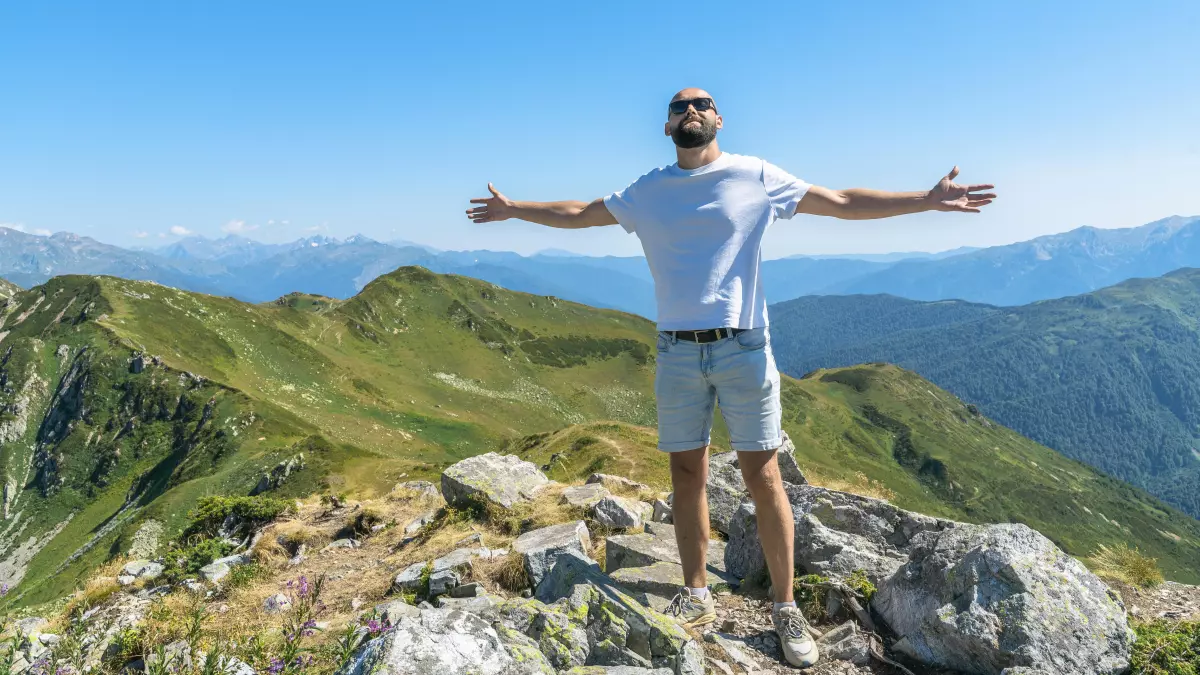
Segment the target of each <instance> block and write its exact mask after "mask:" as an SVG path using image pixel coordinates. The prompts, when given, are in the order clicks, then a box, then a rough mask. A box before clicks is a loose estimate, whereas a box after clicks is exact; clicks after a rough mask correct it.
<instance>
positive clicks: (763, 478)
mask: <svg viewBox="0 0 1200 675" xmlns="http://www.w3.org/2000/svg"><path fill="white" fill-rule="evenodd" d="M738 464H739V465H740V466H741V468H742V480H744V481H746V487H747V488H748V489H749V490H750V494H752V495H762V494H768V493H770V492H772V491H776V490H782V489H783V477H782V476H781V475H780V473H779V462H777V461H776V460H775V457H774V456H772V457H771V459H770V460H768V461H765V462H762V461H758V462H754V461H745V460H744V459H742V460H739V462H738Z"/></svg>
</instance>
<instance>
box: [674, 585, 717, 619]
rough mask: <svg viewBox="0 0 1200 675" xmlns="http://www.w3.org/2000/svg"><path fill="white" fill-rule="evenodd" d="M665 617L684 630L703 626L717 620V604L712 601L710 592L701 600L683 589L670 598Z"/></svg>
mask: <svg viewBox="0 0 1200 675" xmlns="http://www.w3.org/2000/svg"><path fill="white" fill-rule="evenodd" d="M666 615H667V616H669V617H671V618H672V619H673V620H674V621H675V623H677V624H679V625H681V626H683V627H684V628H695V627H696V626H705V625H708V624H710V623H712V622H713V621H716V620H717V603H716V601H715V600H713V594H712V591H709V593H708V595H707V596H706V597H705V598H704V599H703V600H701V599H700V598H697V597H696V596H694V595H692V594H691V593H688V592H687V590H686V589H685V590H682V591H680V592H679V593H676V594H675V597H674V598H671V604H670V605H668V606H667V611H666Z"/></svg>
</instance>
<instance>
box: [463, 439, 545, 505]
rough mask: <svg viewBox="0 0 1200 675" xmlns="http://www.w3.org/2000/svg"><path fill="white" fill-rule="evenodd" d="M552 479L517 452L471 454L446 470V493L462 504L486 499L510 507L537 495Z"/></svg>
mask: <svg viewBox="0 0 1200 675" xmlns="http://www.w3.org/2000/svg"><path fill="white" fill-rule="evenodd" d="M549 482H550V479H548V478H546V475H545V474H543V473H542V472H541V471H539V470H538V468H537V466H535V465H534V464H533V463H531V462H526V461H525V460H523V459H521V458H520V457H517V456H516V455H498V454H496V453H494V452H489V453H486V454H483V455H476V456H475V457H469V458H467V459H464V460H463V461H461V462H459V463H457V464H455V465H453V466H451V467H450V468H448V469H446V470H445V471H443V472H442V496H443V497H444V498H445V499H446V503H447V504H451V505H458V504H461V503H463V502H464V501H466V500H467V499H468V498H471V497H476V498H482V499H485V500H487V501H489V502H491V503H493V504H497V505H499V506H502V507H504V508H506V509H510V508H512V507H513V505H514V504H516V503H518V502H522V501H528V500H531V499H533V498H534V496H536V495H537V493H538V492H539V491H541V489H542V488H544V487H546V485H547V484H548V483H549Z"/></svg>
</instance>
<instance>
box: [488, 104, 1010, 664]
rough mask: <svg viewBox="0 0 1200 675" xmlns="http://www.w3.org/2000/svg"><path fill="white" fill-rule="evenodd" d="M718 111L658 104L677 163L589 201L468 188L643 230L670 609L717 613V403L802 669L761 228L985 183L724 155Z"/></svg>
mask: <svg viewBox="0 0 1200 675" xmlns="http://www.w3.org/2000/svg"><path fill="white" fill-rule="evenodd" d="M723 124H724V121H723V120H722V118H721V115H720V114H719V113H718V112H717V106H716V103H715V102H714V101H713V98H712V96H710V95H709V94H708V93H707V92H705V91H703V90H701V89H684V90H683V91H680V92H679V93H678V94H675V96H674V98H672V99H671V102H670V104H669V105H668V115H667V122H666V125H665V126H664V128H663V132H664V133H665V134H666V135H667V136H670V137H671V139H672V140H673V141H674V142H675V146H676V157H677V159H678V161H677V162H676V163H675V164H673V165H671V166H667V167H664V168H661V169H655V170H654V171H651V172H650V173H648V174H646V175H644V176H642V177H641V178H639V179H638V180H637V181H635V182H634V183H633V184H632V185H630V186H629V187H627V188H625V189H624V190H622V191H620V192H615V193H613V194H611V195H609V196H607V197H604V198H603V199H597V200H595V201H593V202H590V203H584V202H578V201H564V202H520V201H513V200H510V199H508V198H507V197H505V196H504V195H502V194H500V192H498V191H497V190H496V189H495V188H494V187H492V185H491V184H490V183H489V184H488V190H489V191H491V193H492V196H491V197H488V198H484V199H472V200H471V203H473V204H479V206H476V207H473V208H471V209H468V210H467V216H468V217H469V218H470V219H471V220H472V221H473V222H476V223H488V222H494V221H499V220H505V219H508V218H518V219H520V220H526V221H529V222H533V223H539V224H542V225H548V226H550V227H561V228H572V229H573V228H584V227H598V226H601V225H616V224H618V223H619V224H620V225H621V226H622V227H624V228H625V229H626V230H627V231H628V232H630V233H633V234H636V235H637V236H638V237H639V238H640V239H641V242H642V248H643V250H644V251H645V253H646V261H647V262H648V263H649V265H650V272H651V274H652V275H653V277H654V286H655V295H656V298H657V302H658V330H659V333H658V355H657V372H656V375H655V382H654V391H655V396H656V397H657V400H658V438H659V441H658V447H659V449H661V450H664V451H666V452H669V453H671V481H672V486H673V488H674V490H675V496H674V502H673V507H674V508H673V516H674V522H675V532H676V535H677V538H678V540H679V557H680V560H681V561H682V563H683V571H684V576H685V578H684V579H683V582H684V588H683V589H682V590H681V591H680V594H679V595H677V596H676V597H675V599H674V601H673V602H672V603H671V606H670V608H669V610H668V611H669V612H670V613H671V614H673V615H674V616H675V617H676V620H678V621H679V622H680V623H682V624H684V625H685V626H698V625H703V624H707V623H711V622H712V621H713V620H714V619H715V618H716V611H715V605H714V601H713V597H712V594H711V593H710V592H709V590H708V587H707V581H706V579H705V555H706V551H707V548H708V534H709V521H708V504H707V500H706V495H705V489H704V486H705V482H706V479H707V473H708V444H709V432H710V429H711V426H712V414H713V407H714V404H716V403H717V401H720V408H721V414H722V415H723V416H724V418H725V422H726V426H727V427H728V428H729V437H730V441H731V445H732V446H733V449H734V450H736V451H737V453H738V465H739V466H740V467H741V471H742V476H743V477H744V478H745V481H746V486H747V487H748V488H749V491H750V495H751V497H752V498H753V499H754V504H755V506H756V509H757V514H758V531H759V536H760V537H761V540H762V547H763V553H764V555H765V557H766V560H767V567H768V571H769V572H770V576H771V584H772V588H773V591H774V594H775V598H774V600H775V607H774V610H773V612H772V618H773V619H774V624H775V629H776V631H777V632H778V633H779V638H780V642H781V645H782V648H783V653H784V656H785V657H786V659H787V661H788V663H791V664H792V665H794V666H798V667H801V668H804V667H807V666H810V665H812V664H814V663H816V660H817V648H816V645H815V644H814V643H813V640H812V638H811V637H810V636H809V633H808V630H807V624H806V623H805V621H804V616H803V615H802V614H801V613H800V611H799V610H798V609H797V608H796V603H795V602H794V601H793V598H792V577H793V551H792V539H793V529H794V526H795V524H794V522H793V519H792V511H791V507H790V505H789V504H788V501H787V497H786V495H785V493H784V492H783V482H782V480H781V479H780V474H779V466H778V463H777V461H776V457H775V451H776V450H777V449H778V448H779V446H780V445H781V443H782V431H781V426H780V418H781V408H780V402H779V372H778V371H777V370H776V368H775V359H774V357H773V356H772V353H771V341H770V336H769V335H768V333H767V301H766V296H765V295H764V294H763V288H762V279H761V275H760V272H759V259H760V249H761V244H762V237H763V233H764V232H766V230H767V226H768V225H770V224H771V223H772V222H773V221H775V220H777V219H780V218H784V219H787V218H791V217H792V216H793V215H795V214H797V213H808V214H813V215H819V216H833V217H835V218H845V219H855V220H857V219H867V218H887V217H890V216H899V215H903V214H906V213H918V212H922V211H959V212H967V213H978V212H979V210H980V208H981V207H983V206H985V205H987V204H989V203H991V201H992V200H993V199H994V198H995V195H994V194H991V193H982V192H980V191H982V190H990V189H992V187H993V186H991V185H969V186H966V185H958V184H956V183H954V182H953V180H954V178H955V176H957V175H958V167H955V168H954V169H953V170H951V171H950V173H949V174H947V175H946V176H945V177H944V178H942V179H941V180H940V181H938V183H937V185H936V186H934V188H933V189H932V190H928V191H922V192H881V191H877V190H866V189H861V188H854V189H849V190H829V189H826V188H823V187H819V186H816V185H809V184H808V183H805V182H804V181H802V180H800V179H798V178H796V177H794V176H791V175H789V174H788V173H786V172H785V171H783V170H781V169H779V168H778V167H775V166H773V165H771V164H769V163H767V162H765V161H763V160H761V159H757V158H754V157H745V156H740V155H732V154H728V153H723V152H721V150H720V149H719V148H718V147H717V140H716V137H717V131H718V130H720V129H721V128H722V126H723Z"/></svg>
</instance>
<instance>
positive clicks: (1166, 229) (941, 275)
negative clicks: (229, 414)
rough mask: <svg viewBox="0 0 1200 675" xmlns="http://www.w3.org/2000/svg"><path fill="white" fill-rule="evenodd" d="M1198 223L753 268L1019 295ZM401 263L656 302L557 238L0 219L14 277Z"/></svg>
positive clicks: (923, 294) (350, 270)
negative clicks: (149, 243)
mask: <svg viewBox="0 0 1200 675" xmlns="http://www.w3.org/2000/svg"><path fill="white" fill-rule="evenodd" d="M1197 232H1200V217H1197V216H1193V217H1188V218H1184V217H1180V216H1172V217H1170V218H1166V219H1163V220H1159V221H1156V222H1153V223H1150V224H1148V225H1143V226H1141V227H1135V228H1127V229H1117V230H1100V229H1096V228H1091V227H1082V228H1078V229H1075V230H1072V231H1070V232H1066V233H1063V234H1056V235H1049V236H1045V237H1038V238H1036V239H1032V240H1030V241H1027V242H1021V243H1017V244H1011V245H1008V246H995V247H991V248H984V249H971V248H962V249H955V250H952V251H944V252H941V253H920V252H906V253H892V254H863V255H853V254H847V255H842V256H797V257H791V258H783V259H778V260H769V261H766V262H764V263H763V266H762V273H763V278H764V283H765V286H766V290H767V295H768V298H769V299H770V300H771V301H772V302H780V301H783V300H788V299H792V298H797V297H801V296H805V295H853V294H873V293H889V294H892V295H897V296H901V297H906V298H910V299H914V300H944V299H961V300H969V301H973V302H986V303H989V304H993V305H1021V304H1025V303H1029V302H1033V301H1036V300H1045V299H1050V298H1057V297H1064V296H1068V295H1074V294H1077V293H1086V292H1088V291H1093V290H1096V289H1099V288H1103V287H1105V286H1109V285H1112V284H1115V283H1118V282H1121V281H1123V280H1125V279H1129V278H1134V277H1147V276H1158V275H1162V274H1165V273H1167V272H1170V271H1171V270H1175V269H1179V268H1181V267H1188V266H1200V237H1197V236H1196V234H1197ZM405 265H421V266H423V267H426V268H428V269H430V270H432V271H434V272H439V273H446V274H461V275H464V276H469V277H474V278H477V279H483V280H485V281H490V282H492V283H495V284H497V285H500V286H503V287H505V288H509V289H512V290H517V291H523V292H527V293H533V294H536V295H553V296H557V297H561V298H563V299H566V300H572V301H575V302H580V303H584V304H588V305H592V306H595V307H603V308H611V309H620V310H623V311H627V312H631V313H634V314H638V315H641V316H644V317H648V318H653V317H654V315H655V301H654V284H653V280H652V279H651V277H650V271H649V268H648V267H647V266H646V261H645V259H643V258H641V257H593V256H583V255H578V254H573V253H570V252H568V251H560V250H546V251H542V252H540V253H538V254H535V255H532V256H522V255H518V254H516V253H511V252H497V251H438V250H436V249H432V248H429V247H425V246H418V245H414V244H411V243H410V242H404V241H395V242H389V243H384V242H378V241H374V240H372V239H370V238H368V237H364V236H362V235H355V236H352V237H349V238H347V239H334V238H331V237H324V236H316V237H309V238H306V239H299V240H297V241H294V242H290V243H287V244H265V243H261V242H257V241H253V240H251V239H247V238H245V237H240V236H236V235H229V236H226V237H223V238H221V239H206V238H203V237H189V238H186V239H182V240H180V241H178V242H175V243H173V244H171V245H169V246H166V247H164V248H160V249H153V250H130V249H124V248H120V247H117V246H111V245H108V244H103V243H101V242H98V241H96V240H94V239H90V238H88V237H81V236H78V235H74V234H69V233H58V234H55V235H52V236H49V237H43V236H37V235H31V234H25V233H23V232H18V231H16V230H11V229H6V228H0V276H2V277H4V278H7V279H8V280H9V281H11V282H13V283H16V284H18V285H20V286H22V287H26V288H27V287H30V286H34V285H37V284H40V283H44V282H45V281H46V280H48V279H50V278H51V277H53V276H55V275H59V274H111V275H114V276H119V277H123V278H127V279H138V280H145V281H157V282H159V283H162V284H166V285H170V286H174V287H177V288H181V289H184V290H191V291H200V292H205V293H212V294H217V295H229V296H233V297H235V298H238V299H240V300H244V301H249V302H265V301H269V300H273V299H275V298H277V297H279V296H281V295H284V294H287V293H291V292H303V293H315V294H320V295H326V296H329V297H333V298H348V297H350V296H352V295H354V294H355V293H357V292H358V291H360V290H361V289H362V288H363V287H365V286H366V284H367V283H368V282H370V281H371V280H372V279H374V278H375V277H377V276H379V275H380V274H383V273H385V272H387V271H389V270H393V269H395V268H397V267H401V266H405Z"/></svg>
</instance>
